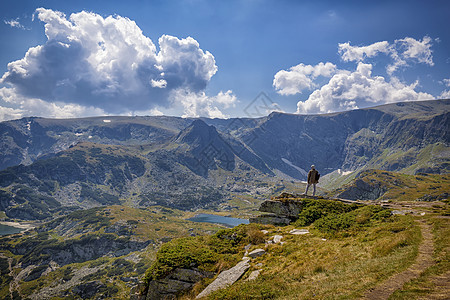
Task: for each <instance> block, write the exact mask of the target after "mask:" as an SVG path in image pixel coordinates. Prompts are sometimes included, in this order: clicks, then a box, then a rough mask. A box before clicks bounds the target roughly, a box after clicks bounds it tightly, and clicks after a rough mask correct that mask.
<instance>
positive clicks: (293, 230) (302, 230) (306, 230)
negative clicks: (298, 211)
mask: <svg viewBox="0 0 450 300" xmlns="http://www.w3.org/2000/svg"><path fill="white" fill-rule="evenodd" d="M289 233H290V234H296V235H302V234H308V233H309V230H308V229H292V230H291V231H289Z"/></svg>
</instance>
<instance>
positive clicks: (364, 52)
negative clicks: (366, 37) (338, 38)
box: [338, 41, 391, 61]
mask: <svg viewBox="0 0 450 300" xmlns="http://www.w3.org/2000/svg"><path fill="white" fill-rule="evenodd" d="M338 48H339V54H340V55H341V57H342V60H343V61H363V60H364V59H365V58H366V57H374V56H376V55H378V54H379V53H385V54H388V53H389V52H391V46H389V43H388V42H387V41H383V42H377V43H374V44H372V45H369V46H361V47H358V46H351V45H350V42H348V43H343V44H339V45H338Z"/></svg>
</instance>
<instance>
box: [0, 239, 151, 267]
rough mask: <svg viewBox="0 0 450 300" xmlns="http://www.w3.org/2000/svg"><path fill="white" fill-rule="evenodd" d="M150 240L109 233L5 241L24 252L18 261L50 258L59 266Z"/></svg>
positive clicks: (34, 262) (140, 245) (125, 250)
mask: <svg viewBox="0 0 450 300" xmlns="http://www.w3.org/2000/svg"><path fill="white" fill-rule="evenodd" d="M149 244H150V241H145V242H140V241H132V240H131V239H130V238H129V237H125V238H121V237H120V238H119V237H116V236H114V235H112V234H103V235H97V236H95V235H87V236H85V237H82V238H79V239H69V240H66V241H62V242H59V241H56V240H50V241H48V242H47V243H38V242H36V243H20V244H17V245H15V246H14V247H10V246H8V245H5V246H4V248H5V250H6V249H7V250H9V251H11V252H12V253H14V254H16V255H24V256H23V258H22V265H23V266H24V267H25V266H28V265H46V264H49V263H50V262H51V261H53V262H56V263H57V264H58V265H60V266H64V265H66V264H70V263H76V262H85V261H88V260H93V259H97V258H99V257H102V256H104V255H113V256H122V255H126V254H128V253H130V252H134V251H138V250H142V249H144V248H145V247H147V246H148V245H149Z"/></svg>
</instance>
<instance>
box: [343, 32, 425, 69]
mask: <svg viewBox="0 0 450 300" xmlns="http://www.w3.org/2000/svg"><path fill="white" fill-rule="evenodd" d="M432 41H433V40H432V39H431V38H430V37H429V36H424V37H423V39H422V40H416V39H414V38H411V37H405V38H404V39H398V40H395V41H394V42H393V43H389V42H388V41H381V42H376V43H373V44H371V45H368V46H352V45H350V42H347V43H342V44H339V45H338V49H339V50H338V52H339V55H340V56H341V58H342V60H343V61H345V62H349V61H355V62H361V61H365V60H367V59H368V58H373V57H375V56H377V55H379V54H380V53H383V54H385V55H388V56H389V57H390V58H391V59H392V63H390V64H389V65H387V66H386V70H387V72H388V74H390V75H391V74H393V73H394V72H395V71H397V70H398V69H399V68H400V67H402V66H408V64H409V63H423V64H427V65H429V66H433V65H434V62H433V55H432V51H431V46H432V45H433V44H432Z"/></svg>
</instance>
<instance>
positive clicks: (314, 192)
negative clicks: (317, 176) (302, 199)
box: [313, 183, 316, 196]
mask: <svg viewBox="0 0 450 300" xmlns="http://www.w3.org/2000/svg"><path fill="white" fill-rule="evenodd" d="M313 188H314V190H313V196H315V195H316V184H315V183H313Z"/></svg>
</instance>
